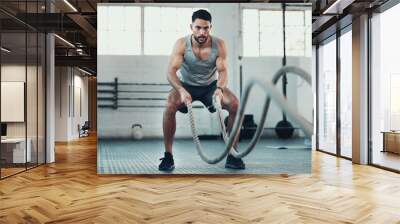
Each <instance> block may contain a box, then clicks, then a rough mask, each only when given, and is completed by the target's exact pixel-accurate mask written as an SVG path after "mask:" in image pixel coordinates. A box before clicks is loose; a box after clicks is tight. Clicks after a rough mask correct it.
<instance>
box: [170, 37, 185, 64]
mask: <svg viewBox="0 0 400 224" xmlns="http://www.w3.org/2000/svg"><path fill="white" fill-rule="evenodd" d="M182 63H183V51H182V46H181V43H180V42H179V41H177V43H176V44H175V46H174V50H173V52H172V54H171V59H170V62H169V70H174V71H176V70H178V69H179V68H180V67H181V65H182Z"/></svg>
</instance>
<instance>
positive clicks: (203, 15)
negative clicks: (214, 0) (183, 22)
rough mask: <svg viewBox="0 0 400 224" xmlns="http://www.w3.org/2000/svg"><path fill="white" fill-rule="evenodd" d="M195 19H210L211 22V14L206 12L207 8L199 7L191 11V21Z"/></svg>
mask: <svg viewBox="0 0 400 224" xmlns="http://www.w3.org/2000/svg"><path fill="white" fill-rule="evenodd" d="M196 19H202V20H206V21H210V23H211V14H210V13H209V12H207V10H204V9H199V10H197V11H195V12H193V15H192V22H194V21H195V20H196Z"/></svg>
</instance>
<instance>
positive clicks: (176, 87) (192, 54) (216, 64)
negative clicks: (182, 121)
mask: <svg viewBox="0 0 400 224" xmlns="http://www.w3.org/2000/svg"><path fill="white" fill-rule="evenodd" d="M190 28H191V30H192V34H191V35H188V36H186V37H182V38H180V39H178V40H177V42H176V43H175V46H174V49H173V52H172V55H171V58H170V62H169V66H168V74H167V78H168V81H169V83H170V84H171V85H172V87H173V90H172V91H171V92H170V94H169V96H168V100H167V104H166V109H165V111H164V117H163V132H164V144H165V153H164V158H162V159H161V160H162V162H161V164H160V165H159V167H158V168H159V170H162V171H171V170H173V169H174V168H175V166H174V159H173V156H172V142H173V138H174V135H175V130H176V120H175V115H176V112H177V111H180V112H182V113H187V107H186V104H187V103H189V102H192V101H195V100H199V101H201V102H202V103H203V104H204V105H205V106H206V107H207V108H208V109H209V111H210V112H215V108H214V107H212V97H213V95H217V96H219V98H220V99H221V104H222V108H223V109H226V110H228V111H229V117H228V127H227V129H228V131H230V130H231V129H232V126H233V122H234V119H235V116H236V112H237V110H238V104H239V101H238V99H237V98H236V96H235V95H234V94H233V93H232V91H230V90H229V89H228V88H227V82H228V73H227V67H228V66H227V50H226V46H225V43H224V41H223V40H222V39H220V38H217V37H214V36H211V35H210V30H211V15H210V13H209V12H207V11H206V10H198V11H196V12H194V13H193V15H192V24H191V25H190ZM217 71H218V75H217ZM225 167H226V168H231V169H244V168H245V165H244V163H243V161H242V160H241V159H237V158H235V157H233V156H232V155H230V154H229V155H228V157H227V160H226V163H225Z"/></svg>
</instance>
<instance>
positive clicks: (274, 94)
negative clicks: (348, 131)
mask: <svg viewBox="0 0 400 224" xmlns="http://www.w3.org/2000/svg"><path fill="white" fill-rule="evenodd" d="M287 73H292V74H295V75H297V76H299V77H300V78H302V79H304V80H305V81H306V82H307V83H308V84H309V85H310V86H311V76H310V75H309V74H308V73H307V72H305V71H304V70H302V69H300V68H298V67H294V66H284V67H282V68H281V69H279V70H278V71H277V72H276V73H275V75H274V76H273V78H272V83H271V82H270V81H260V80H256V79H252V80H250V81H249V82H248V83H247V85H246V87H245V89H244V94H243V96H242V99H241V104H240V107H239V111H238V113H237V114H236V118H235V122H234V125H233V127H232V131H231V133H230V136H229V137H228V135H227V133H226V129H225V125H224V122H223V118H222V107H221V103H220V100H219V99H214V102H213V103H214V107H215V108H216V109H217V114H218V117H219V121H220V127H221V131H222V133H223V138H224V141H225V143H226V148H225V150H224V151H223V152H222V153H221V154H220V155H219V156H217V157H216V158H209V157H208V156H207V155H205V153H204V150H203V147H202V145H201V143H200V140H199V137H198V135H197V130H196V124H195V119H194V116H193V110H192V104H191V103H188V104H187V108H188V114H189V121H190V126H191V130H192V136H193V141H194V143H195V144H196V149H197V152H198V153H199V155H200V157H201V159H202V160H203V161H205V162H206V163H209V164H216V163H218V162H220V161H221V160H223V159H224V158H225V157H226V155H227V154H228V153H230V154H232V155H233V156H234V157H236V158H243V157H245V156H246V155H247V154H249V153H250V152H251V151H252V150H253V148H254V147H255V145H256V144H257V142H258V140H259V139H260V136H261V134H262V132H263V129H264V123H265V121H266V118H267V114H268V109H269V105H270V103H271V98H272V99H273V100H274V101H275V102H276V103H277V104H278V106H279V107H280V108H281V109H282V110H283V111H284V112H285V113H286V115H287V116H288V117H289V118H290V119H291V120H292V121H294V122H296V123H297V124H298V125H299V126H300V128H301V129H302V130H303V132H304V133H305V135H306V136H307V137H311V135H312V132H313V125H312V123H311V122H309V121H307V120H306V119H305V118H304V117H303V116H301V115H300V114H298V113H297V112H296V110H295V109H294V108H292V107H291V106H290V105H289V104H288V103H287V101H286V99H285V98H284V97H283V96H282V94H281V93H280V92H279V91H278V90H277V88H276V87H275V85H276V83H277V82H278V80H279V78H280V77H282V76H283V75H285V74H287ZM255 85H260V86H261V87H262V89H263V90H264V92H265V93H266V94H267V99H266V101H265V103H264V108H263V111H262V114H261V119H260V122H259V123H258V127H257V129H256V132H255V134H254V136H253V138H252V139H251V141H250V143H249V145H248V147H247V148H246V149H245V150H244V151H243V152H238V151H237V150H233V148H232V146H233V145H234V141H235V138H236V136H237V135H238V134H239V131H240V127H241V126H242V123H243V119H244V112H245V109H246V105H247V101H248V98H249V95H250V91H251V89H252V88H253V87H254V86H255Z"/></svg>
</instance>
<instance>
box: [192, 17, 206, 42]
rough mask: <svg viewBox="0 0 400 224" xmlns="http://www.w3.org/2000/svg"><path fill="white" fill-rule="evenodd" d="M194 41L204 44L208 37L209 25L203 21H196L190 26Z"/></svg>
mask: <svg viewBox="0 0 400 224" xmlns="http://www.w3.org/2000/svg"><path fill="white" fill-rule="evenodd" d="M190 28H191V29H192V32H193V36H194V39H195V40H196V42H197V43H199V44H204V43H205V42H206V41H207V39H208V36H209V35H210V29H211V23H210V21H207V20H203V19H196V20H195V21H194V22H193V23H192V24H191V25H190Z"/></svg>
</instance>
